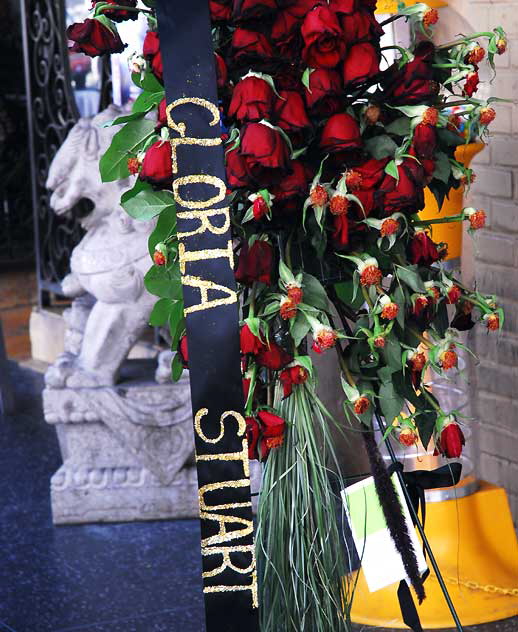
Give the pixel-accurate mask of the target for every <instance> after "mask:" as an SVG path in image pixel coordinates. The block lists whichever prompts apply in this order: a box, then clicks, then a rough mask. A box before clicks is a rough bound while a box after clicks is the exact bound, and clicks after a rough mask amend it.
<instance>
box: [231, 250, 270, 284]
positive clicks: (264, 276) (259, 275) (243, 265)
mask: <svg viewBox="0 0 518 632" xmlns="http://www.w3.org/2000/svg"><path fill="white" fill-rule="evenodd" d="M272 269H273V247H272V245H271V244H269V243H268V242H267V241H261V240H260V239H257V240H256V241H254V243H253V245H252V247H251V248H249V247H248V243H247V242H245V243H244V244H243V246H242V247H241V252H240V253H239V263H238V266H237V270H236V279H237V280H238V281H239V283H243V284H244V285H251V284H252V283H253V282H254V281H258V282H259V283H266V285H271V283H272Z"/></svg>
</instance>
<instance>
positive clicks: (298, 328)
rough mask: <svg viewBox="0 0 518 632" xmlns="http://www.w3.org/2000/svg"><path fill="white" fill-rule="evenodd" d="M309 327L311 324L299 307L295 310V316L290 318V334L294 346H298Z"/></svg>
mask: <svg viewBox="0 0 518 632" xmlns="http://www.w3.org/2000/svg"><path fill="white" fill-rule="evenodd" d="M310 329H311V325H310V324H309V322H308V319H307V318H306V317H305V315H304V313H303V312H302V311H301V310H300V309H299V310H297V315H296V316H295V318H292V319H291V320H290V334H291V337H292V338H293V342H294V343H295V346H296V347H298V346H299V345H300V343H301V342H302V341H303V340H304V338H305V337H306V336H307V335H308V333H309V330H310Z"/></svg>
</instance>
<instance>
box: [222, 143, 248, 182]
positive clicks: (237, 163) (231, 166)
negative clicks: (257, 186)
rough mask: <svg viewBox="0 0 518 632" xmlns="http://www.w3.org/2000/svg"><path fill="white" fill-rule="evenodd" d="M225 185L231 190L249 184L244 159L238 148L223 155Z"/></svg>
mask: <svg viewBox="0 0 518 632" xmlns="http://www.w3.org/2000/svg"><path fill="white" fill-rule="evenodd" d="M225 163H226V173H227V184H228V186H229V187H230V188H231V189H239V188H240V187H246V186H249V184H250V176H249V173H248V168H247V164H246V160H245V158H244V157H243V156H242V155H241V153H240V151H239V148H236V149H230V150H229V151H227V152H226V154H225Z"/></svg>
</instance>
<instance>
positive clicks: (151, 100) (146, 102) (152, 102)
mask: <svg viewBox="0 0 518 632" xmlns="http://www.w3.org/2000/svg"><path fill="white" fill-rule="evenodd" d="M164 97H165V92H164V88H163V87H160V90H158V91H156V92H147V91H146V92H141V93H140V94H139V95H138V97H137V98H136V99H135V103H133V107H132V108H131V109H132V112H133V114H138V113H139V114H141V115H142V114H145V113H147V112H149V111H150V110H152V109H153V108H154V107H156V106H157V105H158V104H159V103H160V101H162V99H163V98H164ZM155 124H156V123H155Z"/></svg>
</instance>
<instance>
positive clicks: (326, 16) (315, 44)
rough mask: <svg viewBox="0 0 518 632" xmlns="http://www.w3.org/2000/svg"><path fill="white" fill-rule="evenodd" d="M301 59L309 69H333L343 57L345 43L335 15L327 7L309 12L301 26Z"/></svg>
mask: <svg viewBox="0 0 518 632" xmlns="http://www.w3.org/2000/svg"><path fill="white" fill-rule="evenodd" d="M301 32H302V37H303V38H304V45H305V46H304V50H303V51H302V59H303V60H304V63H305V64H306V65H307V66H309V67H310V68H335V67H336V66H337V65H338V64H339V63H340V61H341V60H342V59H343V58H344V57H345V52H346V43H345V41H344V39H343V36H342V29H341V28H340V23H339V22H338V18H337V17H336V13H334V12H333V11H331V10H330V9H329V8H328V7H327V6H322V5H321V6H317V7H315V8H314V9H313V10H312V11H310V12H309V13H308V14H307V15H306V17H305V19H304V23H303V24H302V29H301Z"/></svg>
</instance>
